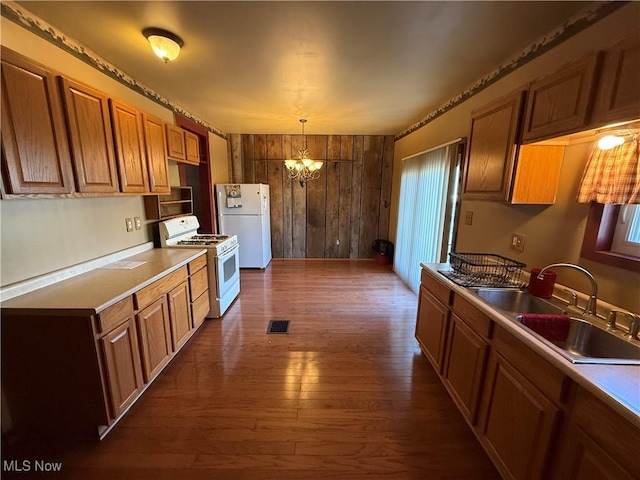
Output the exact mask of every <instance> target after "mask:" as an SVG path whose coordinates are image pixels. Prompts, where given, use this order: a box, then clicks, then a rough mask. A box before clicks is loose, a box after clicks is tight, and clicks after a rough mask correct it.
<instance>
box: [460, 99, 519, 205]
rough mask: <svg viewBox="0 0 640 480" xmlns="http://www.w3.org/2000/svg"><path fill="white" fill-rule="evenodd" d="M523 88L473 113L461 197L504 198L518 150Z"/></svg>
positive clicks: (499, 199)
mask: <svg viewBox="0 0 640 480" xmlns="http://www.w3.org/2000/svg"><path fill="white" fill-rule="evenodd" d="M523 103H524V92H517V93H514V94H511V95H509V96H507V97H504V98H502V99H500V100H498V101H497V102H495V103H492V104H490V105H488V106H486V107H484V108H482V109H480V110H476V111H475V112H473V114H472V118H471V129H470V132H469V150H468V154H467V161H466V164H465V168H464V188H463V198H464V199H466V200H497V201H506V200H507V199H508V195H509V188H510V185H511V178H512V173H513V165H514V161H515V157H516V154H517V150H518V143H519V136H520V126H521V125H520V123H521V115H522V105H523Z"/></svg>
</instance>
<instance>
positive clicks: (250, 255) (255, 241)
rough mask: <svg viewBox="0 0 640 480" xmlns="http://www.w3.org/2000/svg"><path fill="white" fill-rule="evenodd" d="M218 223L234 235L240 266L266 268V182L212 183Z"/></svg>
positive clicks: (268, 234)
mask: <svg viewBox="0 0 640 480" xmlns="http://www.w3.org/2000/svg"><path fill="white" fill-rule="evenodd" d="M216 199H217V204H218V227H219V230H220V232H219V233H222V234H227V235H228V234H235V235H237V236H238V245H239V246H240V268H266V267H267V265H269V262H270V261H271V220H270V204H269V185H264V184H262V183H257V184H251V183H225V184H217V185H216Z"/></svg>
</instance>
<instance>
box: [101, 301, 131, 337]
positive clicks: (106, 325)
mask: <svg viewBox="0 0 640 480" xmlns="http://www.w3.org/2000/svg"><path fill="white" fill-rule="evenodd" d="M131 317H133V301H132V300H131V297H127V298H125V299H124V300H120V301H119V302H118V303H116V304H114V305H111V306H110V307H108V308H105V309H104V310H103V311H102V312H100V314H99V315H98V331H99V332H100V333H106V332H109V331H111V330H113V329H114V328H115V327H117V326H118V325H120V324H121V323H122V322H124V321H125V320H126V319H127V318H131Z"/></svg>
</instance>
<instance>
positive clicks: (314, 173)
mask: <svg viewBox="0 0 640 480" xmlns="http://www.w3.org/2000/svg"><path fill="white" fill-rule="evenodd" d="M300 123H301V124H302V138H303V139H304V147H302V148H299V149H298V152H297V154H296V156H297V157H298V158H296V159H290V160H285V161H284V165H285V167H287V171H288V172H289V177H290V178H291V179H292V180H298V182H299V183H300V186H301V187H304V186H305V185H306V183H307V182H308V181H309V180H316V179H318V178H320V169H321V168H322V162H319V161H317V160H313V159H311V158H309V150H308V149H307V137H305V136H304V124H305V123H307V120H306V119H304V118H301V119H300Z"/></svg>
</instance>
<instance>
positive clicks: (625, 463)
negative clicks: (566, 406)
mask: <svg viewBox="0 0 640 480" xmlns="http://www.w3.org/2000/svg"><path fill="white" fill-rule="evenodd" d="M566 423H567V425H566V427H565V429H564V432H563V435H562V437H561V438H562V440H561V442H560V447H559V450H558V452H559V453H558V455H557V461H556V464H555V468H554V471H553V476H552V478H553V479H555V480H565V479H586V480H590V479H593V480H596V479H597V480H604V479H610V480H631V479H637V478H640V457H639V456H638V445H640V425H639V424H638V422H635V424H634V423H633V422H630V421H628V420H626V419H624V418H622V417H621V416H620V415H618V414H617V413H616V412H614V411H613V410H611V409H610V408H609V407H607V406H606V405H604V404H603V403H602V402H601V401H600V400H598V399H597V398H595V397H594V396H593V395H592V394H591V393H589V392H587V391H586V390H584V389H582V388H579V389H578V391H577V393H576V396H575V400H574V403H573V406H572V409H571V413H570V415H569V419H568V421H567V422H566Z"/></svg>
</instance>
